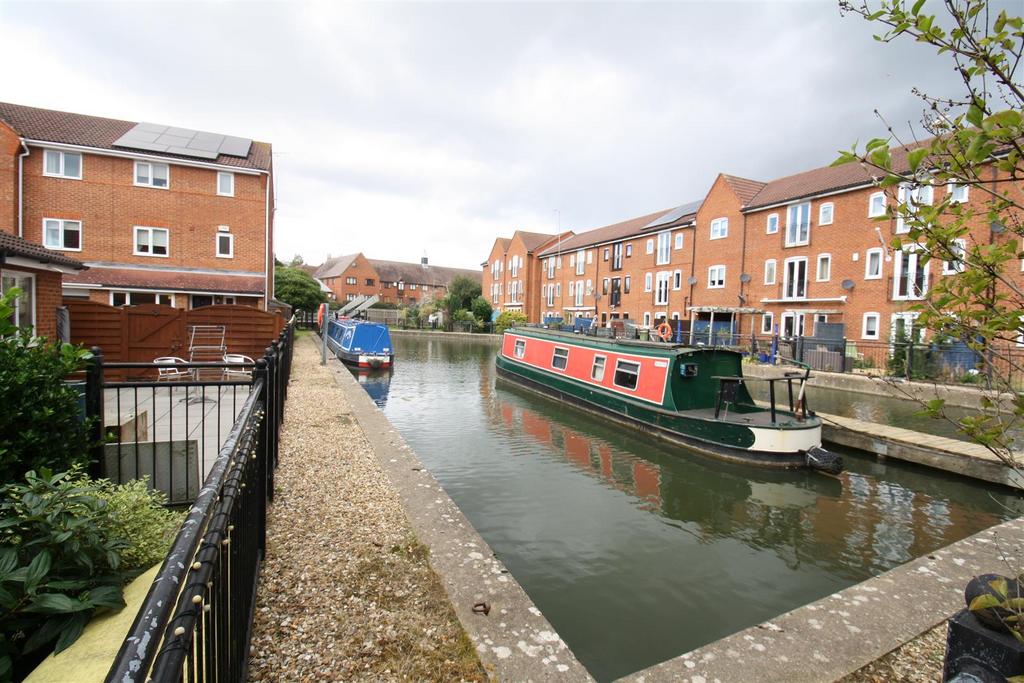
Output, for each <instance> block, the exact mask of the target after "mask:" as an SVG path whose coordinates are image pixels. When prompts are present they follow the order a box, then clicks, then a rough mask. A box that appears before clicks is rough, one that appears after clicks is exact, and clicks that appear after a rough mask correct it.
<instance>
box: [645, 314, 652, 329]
mask: <svg viewBox="0 0 1024 683" xmlns="http://www.w3.org/2000/svg"><path fill="white" fill-rule="evenodd" d="M650 326H651V314H650V313H644V327H650Z"/></svg>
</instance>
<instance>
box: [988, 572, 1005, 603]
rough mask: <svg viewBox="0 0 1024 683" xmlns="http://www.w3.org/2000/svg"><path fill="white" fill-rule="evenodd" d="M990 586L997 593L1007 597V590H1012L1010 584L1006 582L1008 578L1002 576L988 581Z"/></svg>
mask: <svg viewBox="0 0 1024 683" xmlns="http://www.w3.org/2000/svg"><path fill="white" fill-rule="evenodd" d="M988 585H989V587H990V588H991V589H992V590H993V591H995V593H996V595H998V596H999V597H1001V598H1003V599H1006V596H1007V592H1008V591H1009V590H1010V588H1009V585H1008V584H1007V583H1006V579H1005V578H1003V577H1002V576H1000V577H999V578H998V579H992V580H991V581H989V582H988Z"/></svg>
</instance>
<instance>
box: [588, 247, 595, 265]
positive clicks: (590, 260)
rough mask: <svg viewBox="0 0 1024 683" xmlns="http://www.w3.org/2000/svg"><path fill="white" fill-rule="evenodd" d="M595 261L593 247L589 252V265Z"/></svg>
mask: <svg viewBox="0 0 1024 683" xmlns="http://www.w3.org/2000/svg"><path fill="white" fill-rule="evenodd" d="M593 262H594V250H593V249H591V250H589V251H588V252H587V265H588V266H589V265H590V264H591V263H593Z"/></svg>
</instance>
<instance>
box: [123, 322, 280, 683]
mask: <svg viewBox="0 0 1024 683" xmlns="http://www.w3.org/2000/svg"><path fill="white" fill-rule="evenodd" d="M293 342H294V327H293V325H291V324H289V325H288V326H286V327H285V329H284V330H283V331H282V332H281V336H280V337H279V338H278V339H277V340H276V341H274V343H272V344H271V345H270V346H268V347H267V350H266V353H265V355H264V356H263V357H262V358H260V359H258V360H256V361H255V363H254V364H253V368H252V381H251V384H250V385H249V391H248V393H247V395H246V397H245V399H244V401H242V403H241V406H240V407H239V408H238V412H237V415H236V416H235V420H234V422H233V424H232V425H231V427H230V429H229V430H228V432H227V434H226V436H225V438H224V441H223V443H222V444H221V445H220V448H219V450H218V452H217V456H216V458H215V460H214V462H213V463H212V465H211V468H210V471H209V473H208V474H207V475H206V477H205V479H204V481H203V484H202V486H201V488H200V489H199V491H198V493H197V495H196V496H195V501H194V503H193V504H192V507H191V508H190V509H189V512H188V515H187V517H186V519H185V521H184V523H183V524H182V526H181V528H180V530H179V531H178V534H177V537H176V538H175V540H174V543H173V545H172V546H171V550H170V552H169V553H168V555H167V557H166V558H165V559H164V562H163V564H162V565H161V567H160V569H159V572H158V573H157V576H156V579H155V580H154V581H153V584H152V585H151V586H150V589H149V592H148V593H147V595H146V598H145V600H144V601H143V604H142V607H141V608H140V609H139V611H138V613H137V614H136V616H135V620H134V622H133V624H132V627H131V629H130V631H129V632H128V635H127V637H126V638H125V640H124V642H123V643H122V645H121V648H120V650H119V651H118V653H117V656H116V658H115V660H114V662H113V664H112V666H111V668H110V670H109V672H108V673H107V678H106V680H107V681H108V683H115V682H117V683H127V682H136V681H137V682H140V683H141V682H142V681H154V682H156V683H170V682H171V681H200V680H202V681H229V682H231V683H240V682H241V681H244V680H245V679H246V675H247V669H248V655H249V642H250V636H251V628H252V618H253V610H254V608H255V604H256V603H255V601H256V588H257V586H258V583H259V572H260V566H261V563H262V559H263V557H264V554H265V551H266V527H267V524H266V522H267V503H268V502H269V501H271V500H273V490H274V469H275V467H276V465H277V461H278V443H279V438H280V428H281V423H282V419H283V415H284V405H285V400H286V398H287V392H288V380H289V378H290V375H291V363H292V354H293ZM210 365H211V366H218V365H220V364H210ZM124 369H126V370H128V369H132V368H124Z"/></svg>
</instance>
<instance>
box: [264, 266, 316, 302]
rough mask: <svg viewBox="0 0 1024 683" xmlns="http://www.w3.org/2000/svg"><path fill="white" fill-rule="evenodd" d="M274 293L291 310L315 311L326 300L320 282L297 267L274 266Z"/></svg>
mask: <svg viewBox="0 0 1024 683" xmlns="http://www.w3.org/2000/svg"><path fill="white" fill-rule="evenodd" d="M274 293H275V295H276V296H277V298H278V299H280V300H281V301H283V302H285V303H286V304H289V305H290V306H291V307H292V309H293V310H301V311H315V310H316V308H317V306H319V305H320V304H321V303H323V302H324V301H326V297H325V296H324V293H323V292H322V291H320V284H319V283H318V282H317V281H316V280H314V279H313V278H312V277H311V276H310V275H309V273H307V272H306V271H304V270H301V269H299V268H289V267H284V268H275V269H274Z"/></svg>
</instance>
